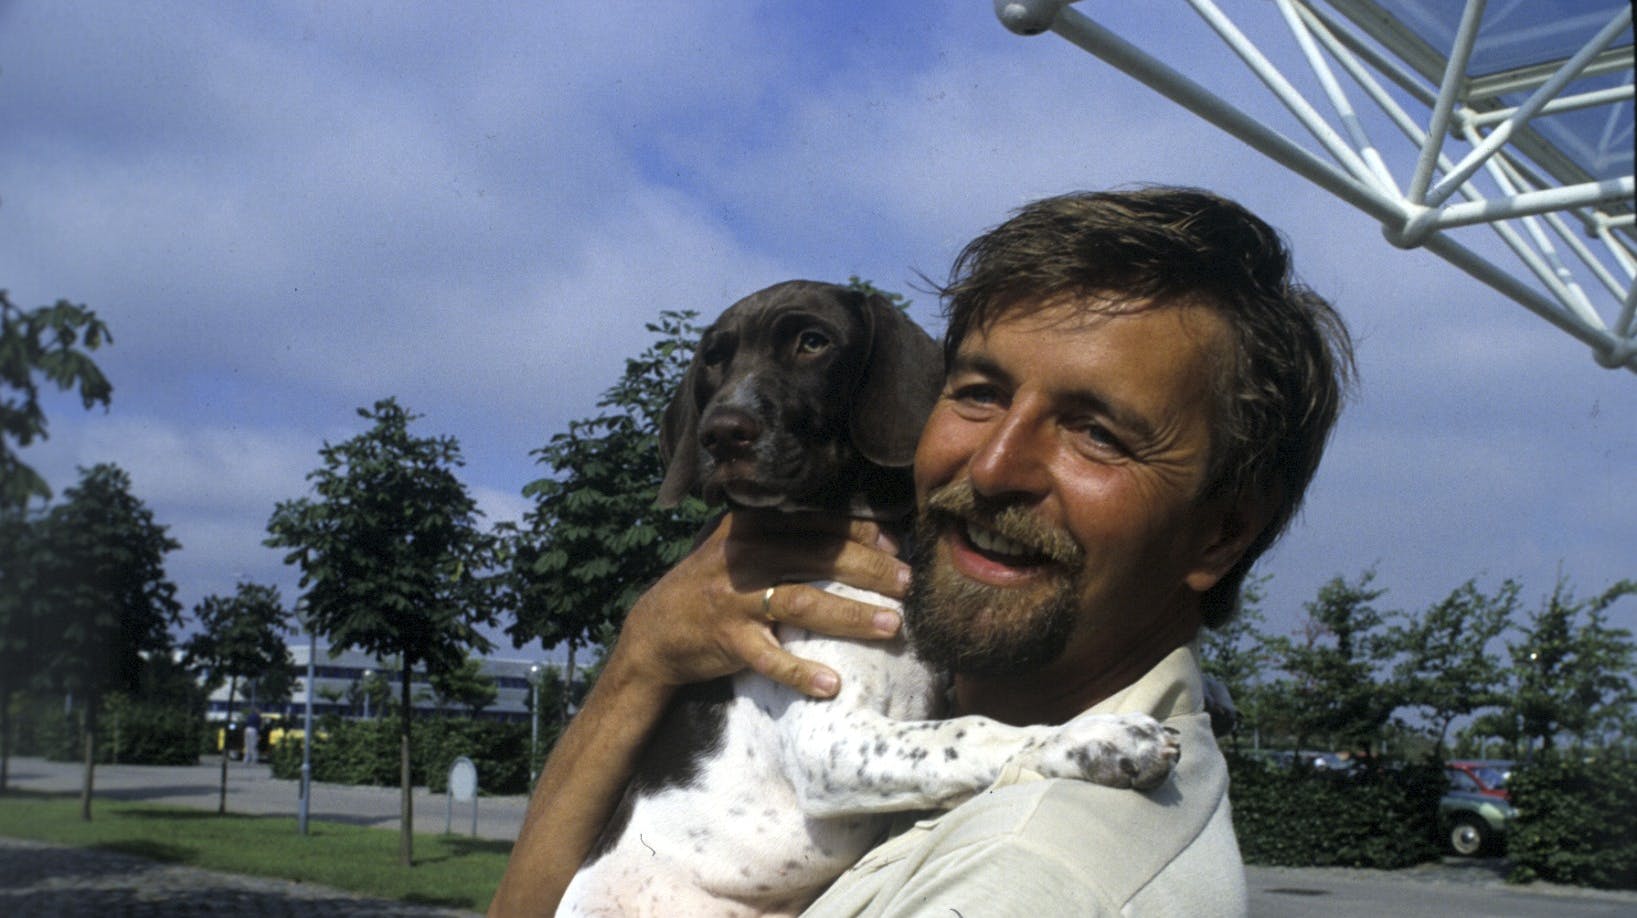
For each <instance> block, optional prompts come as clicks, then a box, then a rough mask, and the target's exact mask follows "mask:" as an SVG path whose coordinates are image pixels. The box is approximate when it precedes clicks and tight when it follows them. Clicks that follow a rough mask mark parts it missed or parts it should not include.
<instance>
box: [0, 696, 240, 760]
mask: <svg viewBox="0 0 1637 918" xmlns="http://www.w3.org/2000/svg"><path fill="white" fill-rule="evenodd" d="M19 708H20V710H19V715H18V717H17V718H16V727H15V731H16V732H15V734H14V736H13V741H14V746H13V748H12V752H13V754H15V755H37V756H40V757H42V758H46V759H50V760H52V761H56V762H78V761H82V760H83V758H84V756H85V752H84V750H83V749H82V748H81V746H80V743H81V739H80V716H81V715H82V714H83V713H84V712H83V711H81V710H80V709H77V708H76V709H75V710H74V711H73V712H71V713H70V714H67V715H65V714H64V712H63V703H62V700H61V699H60V698H54V697H33V698H29V699H26V700H25V701H24V702H23V703H22V704H21V705H20V706H19ZM212 735H214V734H212V733H211V730H210V728H208V727H207V726H206V724H205V723H204V721H203V719H202V718H201V717H199V715H198V714H197V713H196V712H192V711H187V710H185V709H182V708H177V707H172V706H169V705H162V704H157V703H154V702H148V701H132V700H131V699H129V698H127V697H126V696H124V695H117V694H116V695H110V696H108V699H107V701H106V702H105V703H104V704H103V707H102V710H101V711H100V712H99V713H98V715H97V763H98V764H99V765H107V764H110V763H112V762H118V763H120V764H121V765H192V764H193V763H195V762H197V761H199V753H200V751H201V750H202V749H203V748H204V746H205V744H206V743H207V742H208V737H209V736H212Z"/></svg>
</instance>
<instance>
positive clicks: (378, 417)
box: [266, 399, 496, 866]
mask: <svg viewBox="0 0 1637 918" xmlns="http://www.w3.org/2000/svg"><path fill="white" fill-rule="evenodd" d="M358 415H359V416H360V417H361V418H364V419H365V420H367V421H370V422H371V424H372V426H371V428H370V429H369V430H368V431H366V432H364V433H362V434H359V435H358V436H356V437H353V438H351V439H349V440H346V441H344V442H342V443H339V444H335V445H331V444H328V443H326V444H325V445H324V447H323V448H322V449H320V450H319V455H320V457H321V458H322V460H323V465H322V466H321V467H320V468H318V469H317V470H315V471H313V472H312V473H310V474H309V475H308V476H307V478H308V480H309V481H311V482H312V484H313V489H314V491H315V492H316V493H317V496H316V498H300V499H296V500H290V501H284V502H282V503H280V504H279V505H278V506H277V507H276V508H275V509H274V511H273V516H272V518H271V520H270V521H269V522H268V524H267V528H268V532H269V537H268V539H267V542H266V544H267V545H269V546H271V547H275V548H285V549H289V552H288V554H286V555H285V558H284V560H285V563H286V564H295V565H297V566H299V567H300V569H301V587H302V589H303V590H304V591H305V600H306V615H307V617H308V620H309V627H310V628H312V629H313V630H314V631H316V632H318V633H320V634H323V635H324V636H325V637H326V638H327V639H328V643H329V645H330V648H331V653H332V654H333V653H338V652H340V651H341V650H343V649H346V648H353V647H356V648H360V649H362V650H364V651H366V652H368V653H370V654H373V655H374V656H376V657H377V658H381V657H397V658H398V660H399V661H400V664H401V665H400V667H399V674H400V687H401V692H400V699H401V702H400V703H401V705H402V710H403V711H404V713H405V716H404V717H403V718H402V719H401V721H400V722H401V724H402V734H401V746H402V750H401V752H402V762H403V768H402V782H401V784H402V792H403V817H404V818H403V823H402V825H403V830H402V834H401V839H400V855H401V860H402V861H403V863H404V865H405V866H409V865H410V864H411V863H412V862H413V836H412V834H411V832H412V823H413V813H412V809H411V807H412V805H411V802H410V801H411V797H410V791H411V784H410V766H409V762H410V758H409V757H410V721H411V717H410V716H409V715H410V712H412V711H413V709H414V707H413V702H412V698H411V695H410V675H411V673H412V672H413V671H414V669H415V668H416V667H417V666H424V667H425V669H426V671H427V672H428V674H431V675H436V674H439V673H447V672H449V671H451V670H454V669H456V668H457V667H459V666H460V665H461V664H462V663H463V662H464V661H465V660H466V657H467V656H468V655H469V654H470V653H471V652H473V651H478V652H487V651H488V650H489V649H491V647H492V645H491V644H490V642H489V640H488V639H487V638H486V637H484V635H483V633H482V631H480V630H479V626H481V625H485V624H492V623H493V621H494V618H495V611H496V610H495V605H494V601H493V591H492V583H491V581H490V580H489V578H488V571H489V570H490V568H491V567H492V566H493V560H494V557H495V544H494V538H493V537H492V536H491V535H489V534H488V533H486V532H484V531H483V530H481V529H480V528H479V526H478V518H479V516H481V514H480V513H479V511H478V509H477V502H476V501H475V500H474V499H473V498H472V496H471V494H470V493H469V492H468V491H467V489H466V486H465V485H464V484H463V483H462V482H461V481H460V479H459V477H458V476H457V474H456V471H455V470H456V469H457V468H459V467H460V466H461V465H462V464H463V463H462V460H461V454H460V445H459V443H458V442H456V440H455V439H454V438H452V437H415V436H412V435H411V434H410V432H409V425H410V423H411V422H412V421H414V420H415V419H416V418H417V417H418V416H417V415H413V414H411V413H409V412H408V411H406V410H405V409H404V408H402V407H400V406H399V405H398V403H397V401H396V400H394V399H384V400H382V401H378V402H376V403H375V405H374V407H373V408H367V409H366V408H361V409H359V410H358Z"/></svg>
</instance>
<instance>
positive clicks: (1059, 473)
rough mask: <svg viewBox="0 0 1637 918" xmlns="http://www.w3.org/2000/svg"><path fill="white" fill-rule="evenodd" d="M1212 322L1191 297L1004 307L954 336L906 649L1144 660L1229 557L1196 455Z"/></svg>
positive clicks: (1194, 619)
mask: <svg viewBox="0 0 1637 918" xmlns="http://www.w3.org/2000/svg"><path fill="white" fill-rule="evenodd" d="M1226 338H1227V333H1226V329H1225V327H1224V326H1223V323H1222V320H1221V319H1220V318H1219V317H1218V316H1217V315H1216V314H1215V313H1214V312H1211V311H1210V310H1208V309H1204V308H1201V307H1197V306H1167V307H1164V308H1155V309H1144V310H1139V311H1134V312H1133V311H1127V312H1123V313H1119V314H1114V315H1095V314H1090V313H1082V312H1080V311H1079V310H1077V309H1076V308H1075V303H1074V301H1066V302H1063V303H1058V304H1052V305H1048V306H1046V307H1044V308H1042V309H1040V310H1037V311H1033V312H1030V313H1026V314H1023V315H1018V314H1017V313H1016V312H1014V313H1013V314H1011V315H1010V316H1004V317H1002V319H1001V320H1000V321H998V322H996V323H995V324H994V325H993V326H992V327H990V328H989V329H988V330H987V331H983V330H980V331H975V332H973V333H972V334H970V335H969V336H968V338H967V339H966V340H965V341H964V342H962V344H961V347H960V349H959V352H958V354H957V357H956V359H955V362H954V364H953V366H951V367H950V372H949V377H948V380H947V383H946V386H945V388H944V391H943V393H942V395H941V396H940V398H939V400H938V403H937V405H936V406H935V407H934V408H933V411H932V416H931V418H930V419H929V420H928V422H927V426H926V429H925V431H924V433H923V434H922V436H921V441H920V447H919V449H918V450H917V452H916V456H915V481H916V491H917V498H918V501H919V504H920V506H921V508H922V511H921V517H920V520H919V522H918V526H917V534H916V538H915V542H914V548H913V553H914V554H913V558H912V562H913V564H914V567H915V581H914V584H913V586H912V587H911V594H910V598H909V600H908V603H907V608H906V616H907V620H908V624H909V630H910V634H911V637H912V639H913V640H914V641H915V644H916V649H917V650H918V651H919V652H920V653H921V654H922V655H923V656H924V657H926V658H928V659H929V660H931V661H932V662H934V663H937V664H940V665H943V666H947V667H949V668H950V669H952V670H954V671H955V672H957V673H962V674H966V675H972V676H979V677H1003V676H1011V675H1018V674H1022V673H1028V672H1032V671H1035V670H1037V669H1040V668H1041V667H1045V666H1048V665H1049V664H1052V663H1054V662H1059V661H1062V662H1063V663H1065V664H1071V665H1075V666H1079V667H1097V666H1104V665H1108V664H1109V663H1111V662H1113V661H1119V660H1122V659H1127V658H1132V657H1133V656H1135V657H1144V656H1145V655H1149V656H1153V657H1154V659H1155V660H1157V659H1158V656H1160V655H1163V654H1164V653H1168V652H1169V651H1170V650H1172V649H1174V648H1175V647H1177V646H1179V645H1180V644H1181V643H1184V642H1186V641H1187V640H1189V639H1190V638H1191V637H1192V636H1193V634H1194V632H1195V631H1197V629H1198V627H1199V602H1198V598H1199V593H1201V592H1203V591H1204V590H1205V589H1208V588H1209V587H1210V586H1211V585H1212V584H1214V583H1215V582H1216V580H1217V579H1218V578H1219V577H1220V576H1221V575H1222V574H1223V573H1225V572H1226V570H1227V569H1228V567H1231V565H1232V563H1233V560H1236V559H1237V554H1234V556H1233V558H1231V559H1230V558H1225V557H1223V555H1224V552H1223V550H1222V546H1221V542H1222V539H1221V533H1222V531H1223V529H1224V528H1225V527H1224V522H1223V519H1224V517H1223V514H1222V512H1221V511H1220V509H1218V508H1215V507H1212V506H1211V505H1208V504H1204V505H1202V504H1201V503H1200V502H1199V501H1197V500H1196V497H1195V496H1196V495H1197V494H1198V493H1199V492H1200V490H1201V487H1202V485H1203V483H1204V480H1205V474H1206V470H1207V465H1208V461H1209V458H1210V443H1211V422H1212V406H1213V405H1214V404H1215V402H1214V399H1213V396H1212V392H1211V385H1212V382H1213V380H1214V379H1215V378H1216V373H1215V370H1214V367H1215V362H1214V361H1213V359H1212V354H1213V353H1215V350H1216V349H1217V348H1221V347H1224V346H1225V342H1226Z"/></svg>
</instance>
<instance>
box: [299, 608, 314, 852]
mask: <svg viewBox="0 0 1637 918" xmlns="http://www.w3.org/2000/svg"><path fill="white" fill-rule="evenodd" d="M303 605H305V604H303ZM303 617H304V618H306V620H307V714H306V717H305V718H304V719H303V720H302V726H301V812H300V813H299V814H298V815H297V818H296V831H298V832H300V833H301V834H302V835H306V834H307V812H308V810H309V809H310V808H311V806H312V802H313V690H314V686H313V679H314V678H315V676H316V674H317V669H316V664H315V663H314V662H313V661H314V659H315V658H316V657H317V656H318V632H317V631H316V630H315V629H314V628H313V620H312V618H311V617H310V616H303Z"/></svg>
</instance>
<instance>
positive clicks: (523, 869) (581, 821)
mask: <svg viewBox="0 0 1637 918" xmlns="http://www.w3.org/2000/svg"><path fill="white" fill-rule="evenodd" d="M672 692H673V689H671V688H670V687H667V686H660V685H654V684H652V683H649V682H646V681H644V680H641V679H637V678H633V677H631V676H630V675H629V674H628V673H627V672H626V671H625V670H624V668H623V667H620V666H618V661H617V660H610V661H609V665H608V667H606V668H605V669H604V670H603V674H602V677H601V678H599V679H598V680H597V685H596V687H595V688H593V689H592V691H591V694H590V695H588V696H587V697H586V700H585V705H584V706H583V707H582V708H581V709H580V712H579V713H578V714H577V715H575V717H574V720H573V721H572V722H570V723H569V726H568V729H567V730H566V731H564V733H563V735H562V738H561V739H559V740H558V741H557V745H556V747H555V748H554V749H553V750H552V753H551V755H550V757H548V758H547V760H546V764H545V768H544V770H543V771H541V773H540V780H539V782H538V783H537V784H536V785H535V788H534V796H533V798H532V799H531V800H530V801H529V809H528V813H527V815H526V816H525V817H524V819H523V828H522V831H521V832H519V833H518V836H517V843H516V845H515V846H513V848H512V856H511V860H510V861H509V862H508V863H507V865H506V873H505V876H503V877H502V878H501V881H500V888H499V889H498V890H496V891H495V897H494V900H493V901H492V902H491V903H490V904H489V914H490V915H496V916H499V915H504V916H514V915H515V916H523V915H550V914H552V913H553V912H555V911H556V910H557V903H558V901H559V900H560V899H561V898H562V897H563V891H564V890H565V889H567V888H568V883H569V881H570V880H571V879H573V878H574V872H575V871H576V870H578V869H579V868H580V865H581V863H583V862H584V861H585V857H586V854H587V852H589V851H590V850H591V846H592V844H594V843H595V842H596V840H597V836H598V835H599V834H600V833H601V832H602V830H603V826H604V825H606V824H607V822H608V817H609V815H610V814H611V813H613V811H614V807H615V806H616V805H617V804H618V803H619V799H620V796H621V794H622V793H623V792H624V790H625V784H626V781H627V780H628V779H629V778H630V776H631V773H632V771H633V770H634V768H635V766H636V760H637V756H638V755H639V754H640V753H641V751H642V747H643V745H644V743H646V742H647V739H648V735H649V734H650V733H651V732H652V731H653V728H654V726H655V724H657V723H658V722H659V718H660V716H661V715H662V714H663V713H664V711H665V706H666V704H667V703H668V702H669V701H670V697H671V694H672Z"/></svg>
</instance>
